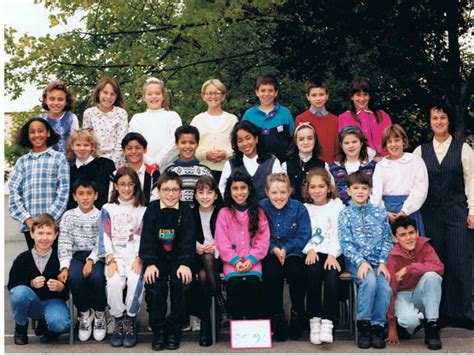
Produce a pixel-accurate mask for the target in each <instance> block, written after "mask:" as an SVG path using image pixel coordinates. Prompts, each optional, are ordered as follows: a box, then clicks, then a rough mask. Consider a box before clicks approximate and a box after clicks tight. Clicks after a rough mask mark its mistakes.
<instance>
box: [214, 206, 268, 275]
mask: <svg viewBox="0 0 474 355" xmlns="http://www.w3.org/2000/svg"><path fill="white" fill-rule="evenodd" d="M234 213H235V214H234V215H233V213H232V211H231V210H230V208H228V207H225V208H223V209H221V210H220V212H219V215H218V216H217V222H216V231H215V236H214V241H215V243H216V248H217V250H218V251H219V254H220V257H221V259H222V261H223V262H224V275H225V279H226V280H227V279H229V278H230V277H233V276H249V275H255V276H258V277H260V278H261V276H262V264H261V262H260V260H262V259H263V258H264V257H265V256H266V255H267V254H268V248H269V245H270V228H269V226H268V220H267V217H266V215H265V212H263V210H262V209H260V208H259V226H258V232H257V233H256V234H255V235H254V237H253V238H251V237H250V233H249V230H248V224H249V216H248V210H245V211H243V212H240V211H236V210H234ZM245 260H250V261H251V262H252V263H253V267H252V268H251V269H250V271H248V272H246V273H238V272H237V270H236V269H235V264H237V262H238V261H245Z"/></svg>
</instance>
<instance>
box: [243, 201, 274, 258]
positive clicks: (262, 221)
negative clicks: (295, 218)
mask: <svg viewBox="0 0 474 355" xmlns="http://www.w3.org/2000/svg"><path fill="white" fill-rule="evenodd" d="M269 245H270V227H269V225H268V219H267V216H266V215H265V212H264V211H263V210H262V209H260V208H259V222H258V232H257V233H255V235H254V236H253V240H252V248H251V249H250V252H249V255H247V256H246V259H247V260H250V261H251V262H252V263H253V264H254V265H255V264H257V263H258V261H259V260H262V259H263V258H264V257H265V256H267V254H268V246H269Z"/></svg>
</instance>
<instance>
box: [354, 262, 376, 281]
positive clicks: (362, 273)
mask: <svg viewBox="0 0 474 355" xmlns="http://www.w3.org/2000/svg"><path fill="white" fill-rule="evenodd" d="M369 270H372V271H374V269H372V266H371V265H370V264H369V263H366V262H363V263H362V264H360V266H359V269H358V270H357V278H358V279H359V280H364V279H365V278H366V277H367V273H368V272H369Z"/></svg>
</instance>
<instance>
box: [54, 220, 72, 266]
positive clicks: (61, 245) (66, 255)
mask: <svg viewBox="0 0 474 355" xmlns="http://www.w3.org/2000/svg"><path fill="white" fill-rule="evenodd" d="M68 212H69V211H68ZM68 212H66V213H65V214H64V216H63V217H62V218H61V222H60V223H59V237H58V259H59V270H62V269H63V268H68V269H69V265H70V263H71V259H72V254H73V247H74V237H73V235H72V234H71V231H72V229H73V228H74V226H73V224H72V223H71V218H69V213H68Z"/></svg>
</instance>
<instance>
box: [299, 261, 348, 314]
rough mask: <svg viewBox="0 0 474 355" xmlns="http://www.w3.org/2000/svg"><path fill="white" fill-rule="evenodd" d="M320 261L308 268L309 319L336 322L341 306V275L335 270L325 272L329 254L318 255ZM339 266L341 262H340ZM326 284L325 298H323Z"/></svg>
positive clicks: (307, 298) (307, 303)
mask: <svg viewBox="0 0 474 355" xmlns="http://www.w3.org/2000/svg"><path fill="white" fill-rule="evenodd" d="M318 256H319V261H317V262H316V263H315V264H313V265H308V267H307V288H308V289H307V297H306V305H307V311H308V317H309V318H313V317H321V318H322V319H329V320H331V321H333V323H334V322H335V321H336V318H337V311H338V306H339V274H340V272H339V271H337V270H334V269H331V270H324V263H325V262H326V259H327V257H328V255H327V254H322V253H318ZM338 261H339V259H338ZM339 264H341V262H340V261H339ZM323 282H324V296H323V294H322V293H323Z"/></svg>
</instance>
